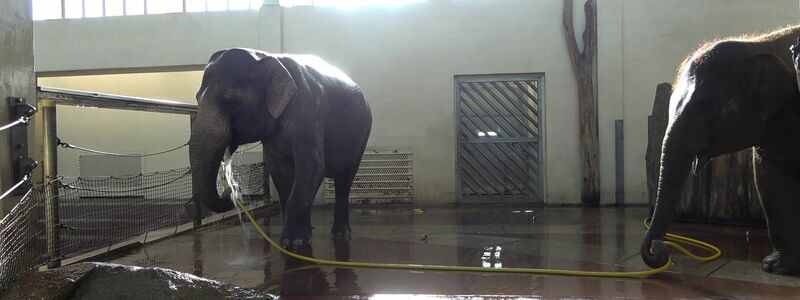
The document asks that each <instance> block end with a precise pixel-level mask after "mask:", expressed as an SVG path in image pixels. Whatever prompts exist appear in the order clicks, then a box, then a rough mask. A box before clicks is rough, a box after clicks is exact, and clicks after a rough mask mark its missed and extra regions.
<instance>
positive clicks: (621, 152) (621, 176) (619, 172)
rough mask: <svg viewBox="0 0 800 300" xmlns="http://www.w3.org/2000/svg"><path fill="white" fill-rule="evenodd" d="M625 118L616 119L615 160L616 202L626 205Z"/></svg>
mask: <svg viewBox="0 0 800 300" xmlns="http://www.w3.org/2000/svg"><path fill="white" fill-rule="evenodd" d="M623 124H624V123H623V120H615V121H614V137H615V139H614V140H615V142H614V156H615V158H614V160H615V161H616V167H615V171H616V174H615V176H616V181H617V189H616V195H615V198H616V204H617V205H619V206H623V205H625V134H624V133H625V127H624V126H623Z"/></svg>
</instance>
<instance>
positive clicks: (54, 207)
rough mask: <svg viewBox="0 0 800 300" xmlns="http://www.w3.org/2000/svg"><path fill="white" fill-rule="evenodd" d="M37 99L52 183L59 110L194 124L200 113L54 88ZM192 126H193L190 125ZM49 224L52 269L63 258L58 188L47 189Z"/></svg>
mask: <svg viewBox="0 0 800 300" xmlns="http://www.w3.org/2000/svg"><path fill="white" fill-rule="evenodd" d="M36 91H37V98H38V99H39V100H41V101H40V102H39V105H40V106H41V107H42V108H43V109H42V111H43V114H42V118H43V124H44V132H43V142H44V158H43V160H44V162H43V164H44V170H45V171H44V177H45V178H44V179H45V182H50V181H52V180H56V179H57V178H58V157H57V155H56V153H57V152H58V149H57V148H58V145H59V144H58V133H57V130H58V126H57V123H56V106H57V105H69V106H79V107H96V108H106V109H118V110H133V111H146V112H157V113H168V114H182V115H189V116H190V122H191V121H193V120H194V116H195V114H196V113H197V105H194V104H189V103H183V102H178V101H171V100H162V99H150V98H141V97H131V96H122V95H114V94H104V93H97V92H88V91H80V90H69V89H62V88H52V87H43V86H42V87H37V89H36ZM190 126H191V125H190ZM45 196H46V197H45V199H47V201H46V202H47V203H45V224H47V227H46V228H47V231H46V235H47V250H48V251H47V254H48V256H49V257H50V258H51V260H50V262H49V263H48V267H50V268H52V267H57V266H59V265H60V259H59V257H60V254H59V253H58V249H59V247H58V243H59V241H60V238H59V231H58V228H56V227H57V226H56V224H59V222H60V220H59V217H58V202H57V201H58V188H57V186H55V185H48V188H47V189H45ZM194 206H195V209H194V212H195V215H194V216H193V218H194V219H195V222H194V223H195V225H199V224H200V222H199V220H200V219H201V218H202V216H201V215H200V203H198V202H197V201H194Z"/></svg>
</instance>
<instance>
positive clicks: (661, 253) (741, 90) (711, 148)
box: [640, 26, 800, 275]
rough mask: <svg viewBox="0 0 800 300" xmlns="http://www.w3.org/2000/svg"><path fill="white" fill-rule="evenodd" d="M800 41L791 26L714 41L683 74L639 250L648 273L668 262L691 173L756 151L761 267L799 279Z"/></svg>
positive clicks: (689, 62)
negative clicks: (765, 249)
mask: <svg viewBox="0 0 800 300" xmlns="http://www.w3.org/2000/svg"><path fill="white" fill-rule="evenodd" d="M798 35H800V26H790V27H786V28H782V29H779V30H776V31H773V32H770V33H766V34H763V35H757V36H756V35H753V36H743V37H736V38H728V39H722V40H717V41H713V42H709V43H706V44H703V45H701V46H700V47H699V48H698V49H697V50H696V51H694V52H693V53H691V54H690V55H689V56H688V57H686V59H685V60H684V61H683V63H682V64H681V65H680V67H679V68H678V74H677V77H676V79H675V84H674V86H675V89H674V91H673V93H672V96H671V98H670V101H669V102H670V104H669V121H668V125H667V130H666V134H665V136H664V139H663V142H662V155H661V167H660V170H659V181H658V188H657V192H656V203H655V207H654V209H653V213H652V221H651V226H650V228H649V229H648V230H647V232H646V233H645V236H644V238H643V240H642V244H641V249H640V251H641V253H640V254H641V257H642V259H643V260H644V262H645V263H646V264H647V265H648V266H650V267H653V268H656V267H660V266H663V265H664V264H665V263H667V261H668V253H667V249H666V245H665V244H664V237H665V234H666V232H667V228H668V227H669V224H670V222H671V220H672V218H673V216H674V214H675V209H676V206H677V204H678V202H679V198H680V197H681V190H682V186H683V184H684V183H685V180H686V176H687V175H688V174H689V173H690V172H689V171H690V168H691V169H692V170H693V171H694V172H695V173H696V172H697V170H698V169H699V168H702V167H703V166H704V165H705V164H706V163H708V162H709V161H710V160H711V159H712V158H713V157H715V156H718V155H721V154H725V153H731V152H736V151H740V150H744V149H747V148H750V147H752V149H753V151H752V152H753V172H754V177H755V183H756V191H757V194H758V198H759V200H760V202H761V205H762V207H763V208H764V214H765V216H766V219H767V230H768V232H769V237H770V243H771V244H772V250H773V251H772V253H771V254H769V255H768V256H767V257H765V258H764V259H763V260H762V263H761V268H762V270H763V271H765V272H769V273H776V274H786V275H791V274H798V273H800V199H796V198H797V197H798V195H800V91H798V85H797V80H796V77H797V73H796V71H795V69H794V68H793V57H792V54H791V52H790V51H789V49H790V47H791V46H792V43H793V40H794V38H795V37H797V36H798ZM796 56H797V55H795V58H796Z"/></svg>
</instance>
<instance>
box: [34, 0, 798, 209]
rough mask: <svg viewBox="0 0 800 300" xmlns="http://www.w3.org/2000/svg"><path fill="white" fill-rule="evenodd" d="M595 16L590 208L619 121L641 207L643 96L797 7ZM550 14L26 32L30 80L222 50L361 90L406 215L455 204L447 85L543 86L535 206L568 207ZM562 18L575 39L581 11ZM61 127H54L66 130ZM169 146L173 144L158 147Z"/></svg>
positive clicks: (434, 5) (555, 29) (398, 11)
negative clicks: (322, 71)
mask: <svg viewBox="0 0 800 300" xmlns="http://www.w3.org/2000/svg"><path fill="white" fill-rule="evenodd" d="M598 2H599V3H598V11H599V16H598V26H599V28H598V34H599V40H598V51H599V53H598V56H599V57H598V66H597V76H598V83H599V84H598V101H599V117H600V119H599V122H600V123H599V131H600V132H599V135H600V140H601V141H600V142H601V143H600V145H601V175H602V182H601V184H602V187H603V193H602V196H603V202H604V203H613V202H614V187H615V180H614V165H615V161H614V120H616V119H624V120H625V138H626V139H625V189H626V197H625V198H626V202H628V203H646V201H647V200H646V199H647V198H646V197H645V196H646V194H645V193H646V184H645V177H644V150H645V148H646V146H645V145H646V125H647V124H646V119H647V115H648V114H649V112H650V110H651V107H652V101H653V95H654V90H655V85H656V84H657V83H659V82H664V81H671V80H672V78H673V77H674V71H675V68H676V66H677V65H678V63H679V62H680V60H681V59H682V57H683V56H684V55H686V54H687V53H688V52H689V51H690V50H691V49H692V48H693V47H695V45H697V44H698V43H700V42H702V41H704V40H707V39H713V38H715V37H717V36H725V35H729V34H736V33H743V32H750V31H754V30H767V29H771V28H773V27H776V26H779V25H783V24H789V23H793V22H796V19H797V16H798V11H799V9H798V2H797V1H793V0H769V1H758V2H754V1H747V0H707V1H689V0H669V1H656V0H636V1H634V0H627V1H625V0H602V1H598ZM561 6H562V1H560V0H540V1H530V0H504V1H485V0H450V1H424V2H416V3H410V4H407V5H398V6H379V5H371V6H362V7H351V8H337V7H293V8H280V7H277V6H265V7H262V9H261V10H260V11H259V12H254V11H239V12H214V13H194V14H168V15H154V16H132V17H112V18H100V19H86V20H49V21H41V22H37V23H36V24H35V28H34V29H35V42H36V61H37V70H38V71H40V72H48V71H76V70H96V69H119V68H134V67H156V66H181V65H184V66H185V65H198V66H199V65H202V64H204V63H205V62H206V60H207V57H208V55H210V53H212V52H213V51H215V50H216V49H219V48H226V47H233V46H244V47H254V48H260V49H264V50H267V51H272V52H287V53H312V54H316V55H318V56H320V57H323V58H324V59H326V60H328V61H329V62H331V63H333V64H334V65H337V66H339V67H340V68H341V69H342V70H344V71H345V72H346V73H348V74H349V75H350V76H351V77H352V78H353V79H354V80H355V81H356V82H358V83H359V84H360V85H361V86H362V88H363V90H364V92H365V94H366V95H367V98H368V99H369V101H370V102H371V105H372V108H373V114H374V116H375V118H374V119H375V122H374V127H373V132H372V137H371V140H370V146H373V147H375V146H386V147H410V148H413V149H414V151H415V159H416V165H415V168H416V170H415V174H416V175H415V176H416V177H415V185H416V186H415V190H416V194H417V201H418V202H423V203H430V204H443V203H453V201H454V200H455V197H456V195H455V191H456V184H457V182H456V178H455V174H456V156H455V153H456V138H455V135H454V134H455V120H454V115H455V105H454V101H455V96H454V86H453V85H454V82H453V78H454V76H456V75H465V74H512V73H544V74H545V77H546V95H545V100H544V101H545V103H544V108H545V136H544V143H545V144H544V146H545V147H544V152H545V153H544V155H545V157H546V165H545V169H544V170H545V172H546V173H545V174H546V176H545V177H546V191H547V195H546V201H547V202H549V203H578V202H579V198H580V181H579V178H580V173H579V156H578V146H579V144H578V126H577V125H578V123H577V122H578V121H577V120H576V117H575V116H576V115H577V99H576V97H577V94H576V84H575V80H574V77H573V75H572V69H571V66H570V62H569V58H568V57H567V50H566V46H565V40H564V36H563V29H562V24H561ZM575 8H576V28H579V29H580V28H582V27H583V26H582V25H583V24H582V5H580V4H577V3H576V6H575ZM165 76H167V75H165ZM176 78H180V76H178V77H176ZM52 80H54V81H51V83H53V84H55V83H56V82H59V84H64V85H66V87H72V86H74V85H81V83H79V82H66V81H58V80H56V79H55V78H53V79H52ZM133 80H135V79H133ZM136 84H137V83H136V81H134V83H132V84H131V87H132V89H131V90H130V92H132V93H136V92H137V90H136V88H134V87H135V86H136ZM149 84H154V83H148V84H144V83H142V85H141V86H142V89H150V85H149ZM197 85H198V82H197V78H194V79H189V78H184V79H183V80H172V81H170V85H169V86H162V87H161V88H163V89H178V90H185V91H187V92H188V91H190V90H192V89H196V88H197ZM160 94H161V95H165V94H169V93H168V92H163V91H162V92H160ZM190 95H191V94H190ZM185 100H186V101H191V100H192V99H191V98H188V99H185ZM72 114H73V113H72V112H69V113H68V112H63V113H61V115H60V120H61V119H65V120H66V119H69V118H78V115H77V114H78V112H75V115H72ZM152 118H157V117H155V116H153V117H152ZM146 120H150V119H149V118H147V119H146ZM65 130H67V129H65ZM181 139H183V134H181V135H180V136H178V135H177V134H176V135H175V136H174V137H173V138H171V139H166V140H164V141H163V143H160V142H159V145H162V146H167V145H172V144H174V143H168V141H173V142H178V141H179V140H181ZM93 141H97V142H98V144H105V143H114V141H113V140H110V139H107V138H100V137H97V138H93ZM140 143H144V142H143V141H140ZM131 146H133V145H131ZM161 148H163V147H161Z"/></svg>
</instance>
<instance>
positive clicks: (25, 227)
mask: <svg viewBox="0 0 800 300" xmlns="http://www.w3.org/2000/svg"><path fill="white" fill-rule="evenodd" d="M235 159H236V158H235ZM234 176H235V177H236V178H237V181H238V182H239V185H240V186H241V188H242V191H243V194H244V196H245V197H244V200H245V201H246V202H249V204H254V203H255V202H256V201H268V199H267V197H266V196H267V195H266V193H265V191H264V179H265V176H264V164H263V163H251V164H234ZM50 184H53V185H56V187H57V191H58V193H57V196H56V197H57V198H58V201H57V203H58V216H59V222H58V223H57V224H56V230H57V231H58V233H59V243H58V248H57V249H58V250H57V255H55V256H54V257H49V255H48V254H47V244H46V243H47V241H46V236H47V235H46V228H45V227H46V226H45V215H44V209H45V206H44V203H45V197H46V194H45V192H44V191H45V189H44V186H38V187H36V188H33V189H31V190H30V191H29V192H28V193H27V194H26V195H25V196H24V197H22V199H21V200H20V202H19V203H18V204H17V205H16V206H15V207H14V209H13V210H12V211H11V212H9V214H8V215H6V216H5V217H4V218H3V220H2V221H0V292H2V291H3V290H5V289H6V288H7V287H8V286H9V284H11V282H13V280H14V279H15V278H17V277H18V276H19V275H21V274H23V273H25V272H27V271H29V270H32V269H35V268H38V267H40V266H43V265H45V264H47V263H48V262H49V261H51V260H55V259H66V258H73V257H77V256H79V255H82V254H85V253H87V252H90V251H94V250H98V249H103V248H108V247H110V246H112V245H114V244H117V243H120V242H124V241H128V240H131V239H134V240H140V241H143V239H144V238H145V237H146V236H147V233H148V232H152V231H154V230H164V229H166V228H173V227H174V228H176V231H177V227H178V226H179V225H182V224H187V223H191V222H192V218H193V209H194V207H193V203H192V202H191V199H192V187H191V174H190V169H189V168H184V169H176V170H170V171H164V172H155V173H149V174H141V175H136V176H112V177H106V178H97V177H94V178H81V177H78V178H73V179H62V180H59V181H54V182H52V183H50ZM223 185H224V180H222V181H221V183H220V186H218V188H219V189H222V188H224V186H223ZM206 213H209V214H210V212H206Z"/></svg>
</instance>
